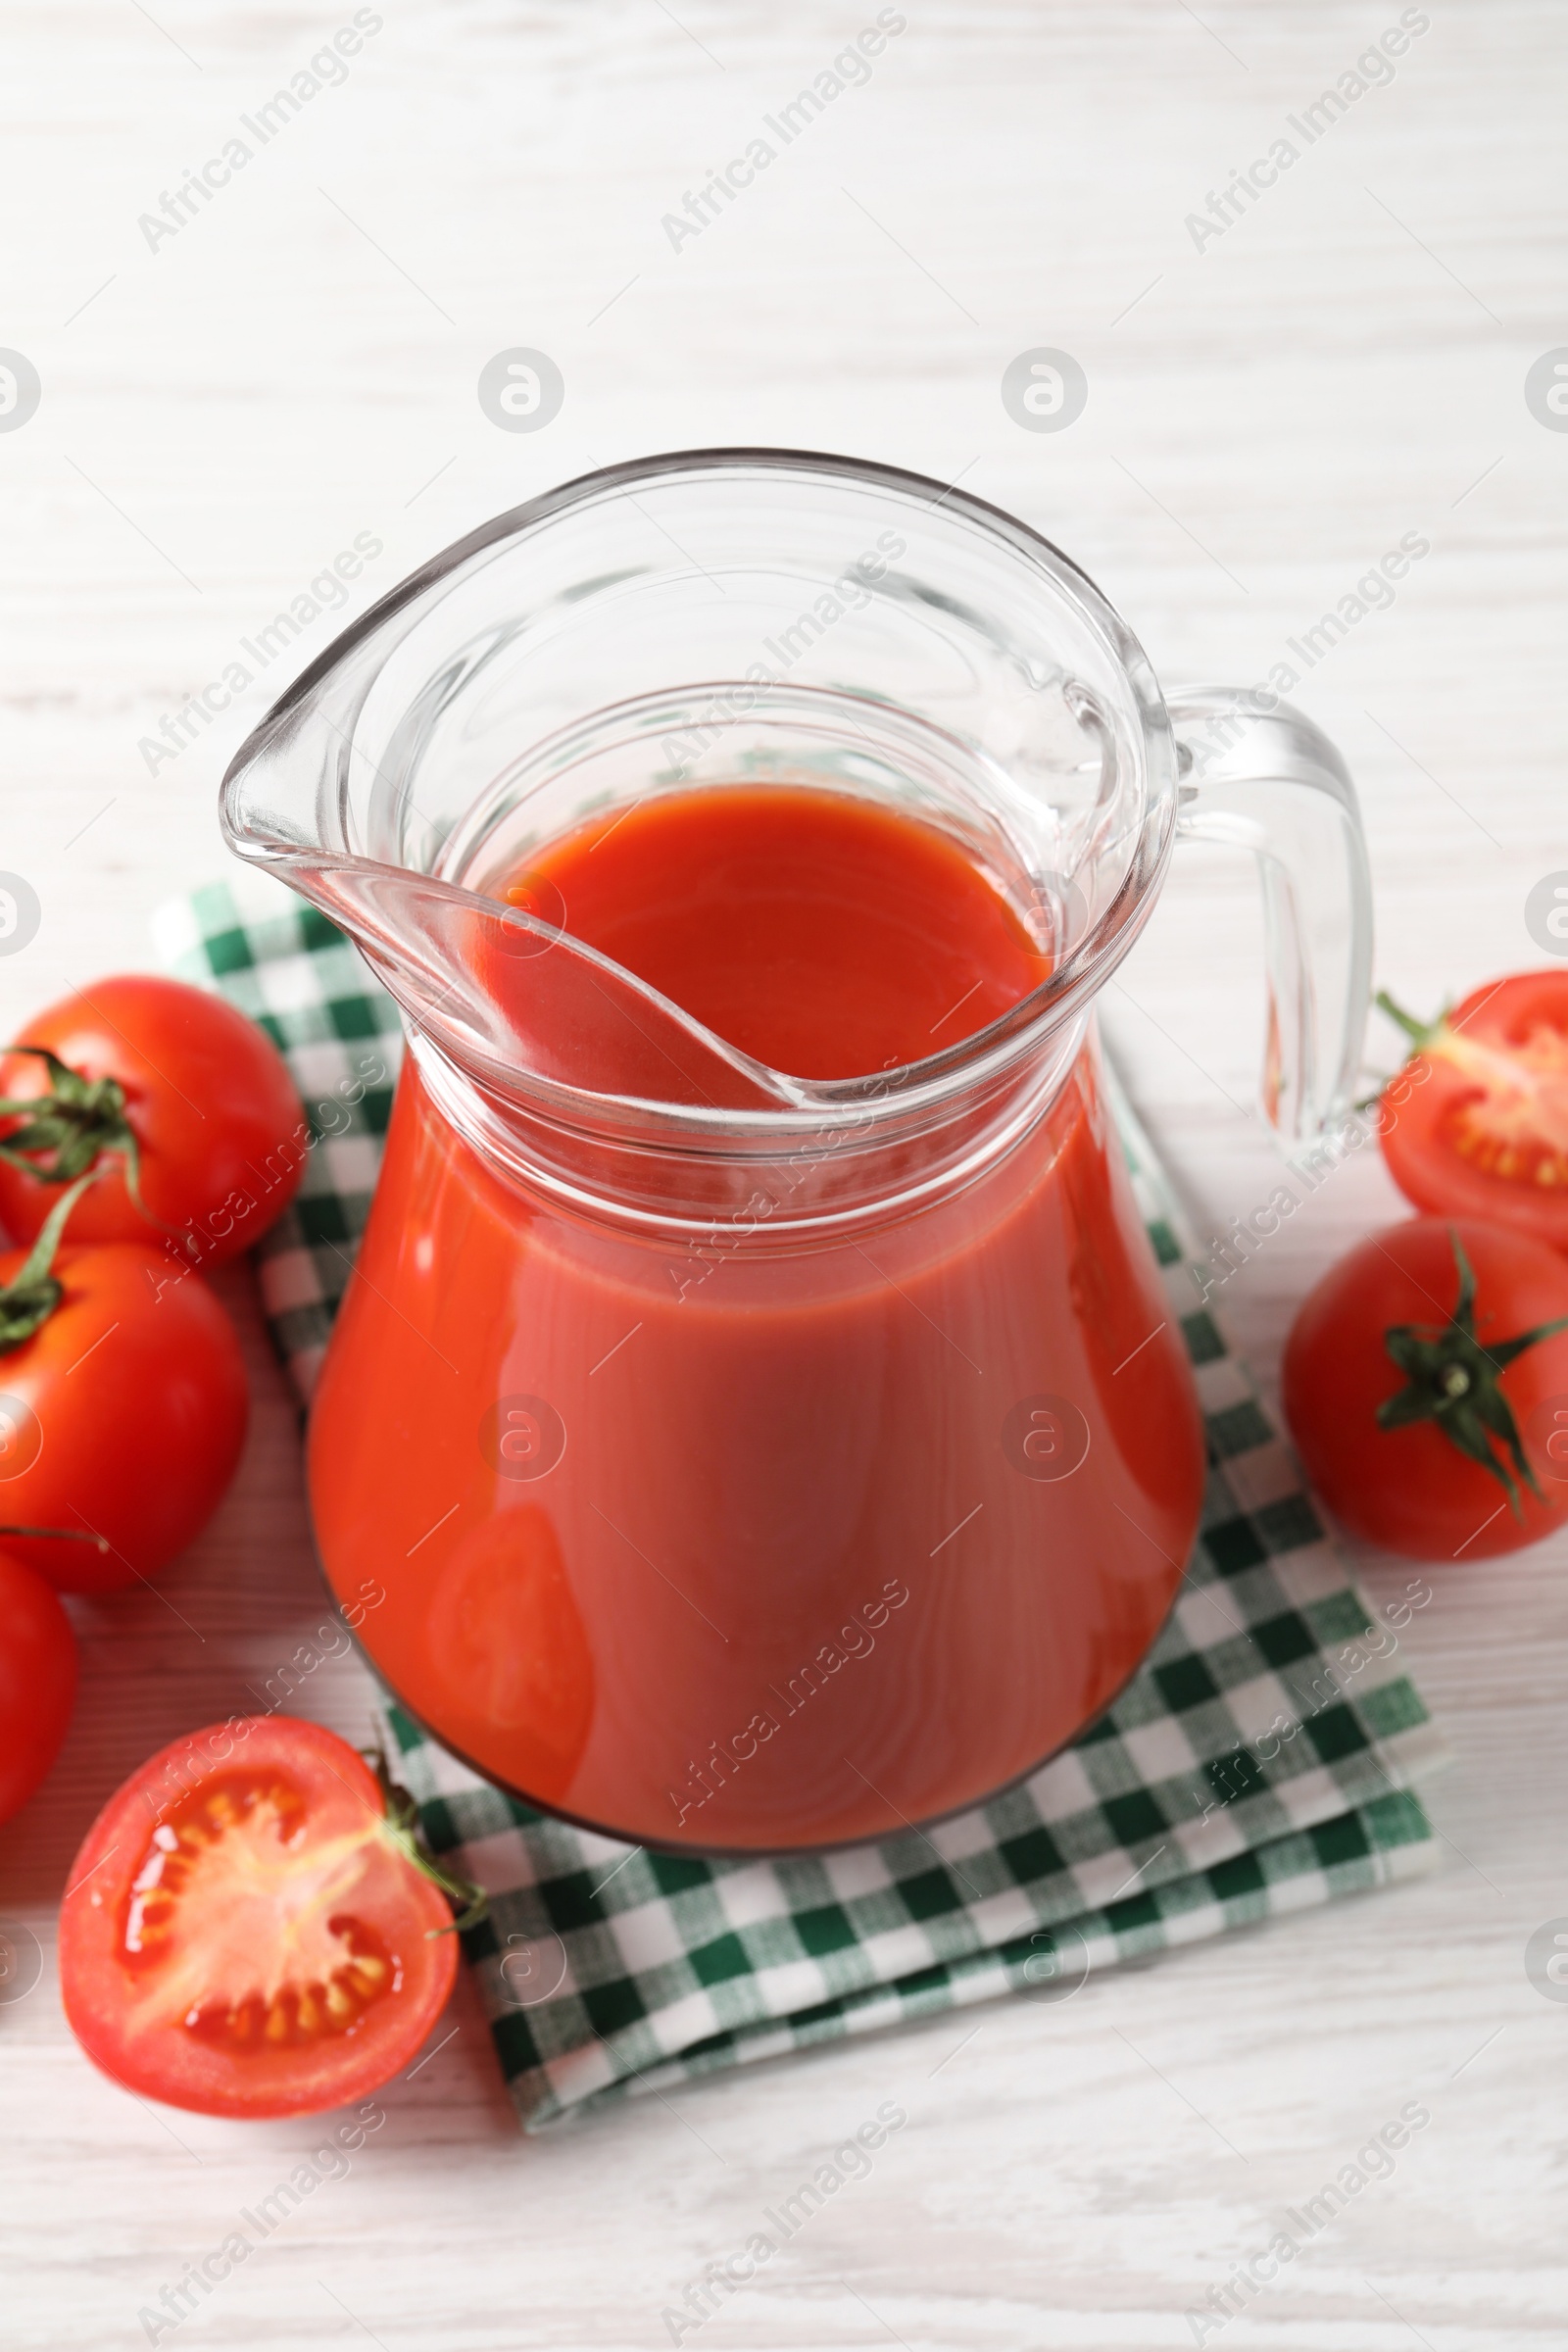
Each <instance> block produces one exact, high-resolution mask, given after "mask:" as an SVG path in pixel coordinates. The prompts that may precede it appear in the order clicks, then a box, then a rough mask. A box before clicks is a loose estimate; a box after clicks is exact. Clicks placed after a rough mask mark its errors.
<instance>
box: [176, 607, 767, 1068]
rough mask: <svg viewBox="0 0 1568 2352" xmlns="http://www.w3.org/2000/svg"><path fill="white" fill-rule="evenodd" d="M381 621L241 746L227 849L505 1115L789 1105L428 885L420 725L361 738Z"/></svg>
mask: <svg viewBox="0 0 1568 2352" xmlns="http://www.w3.org/2000/svg"><path fill="white" fill-rule="evenodd" d="M411 585H412V583H411ZM399 593H400V595H401V594H402V592H399ZM390 601H391V605H392V607H393V608H398V605H399V600H398V598H396V597H395V598H394V599H392V600H390ZM383 613H384V616H383V617H382V618H381V619H380V620H379V622H378V624H377V625H375V626H373V627H368V626H366V625H365V624H362V627H361V628H360V629H359V630H358V631H353V632H350V634H349V635H348V636H347V637H345V638H344V639H343V640H342V641H341V644H340V646H339V647H338V648H333V649H332V650H331V651H329V653H328V654H327V655H326V656H325V657H324V658H323V660H322V661H320V662H318V663H317V664H316V665H315V667H314V668H312V669H310V670H308V671H307V672H306V673H305V674H304V676H303V677H302V678H301V679H300V680H299V682H298V683H297V685H296V686H295V687H294V688H293V689H292V690H291V692H290V693H289V694H288V695H287V696H285V698H284V699H283V701H282V702H280V703H279V704H278V705H277V706H276V708H275V709H274V710H273V711H271V712H270V714H269V716H268V717H267V719H266V720H265V721H264V722H263V724H262V726H261V727H259V728H258V729H257V731H256V733H255V734H254V735H252V736H251V738H250V739H249V741H248V742H247V743H246V744H244V745H243V746H242V748H241V750H240V752H239V753H238V755H237V757H236V758H235V760H233V762H232V764H231V765H230V767H229V769H228V772H227V774H226V775H225V776H224V778H223V786H222V797H221V821H222V827H223V832H224V836H225V838H226V840H227V843H228V846H229V847H230V849H232V850H233V851H234V852H235V853H236V855H237V856H239V857H241V858H245V859H246V860H247V861H248V862H250V863H252V864H254V865H257V866H259V867H261V868H263V869H265V870H267V871H270V872H271V873H272V874H274V875H275V876H276V877H277V878H278V879H279V880H280V881H283V882H286V883H288V884H289V886H290V887H291V888H292V889H294V890H297V891H298V892H299V893H300V895H301V896H302V897H303V898H306V899H308V900H309V901H310V902H311V903H312V904H313V905H314V906H316V907H319V908H320V910H321V912H322V913H323V914H325V915H326V916H327V917H328V918H329V919H330V920H331V921H332V922H333V923H335V924H337V925H338V926H339V927H340V928H341V929H342V930H344V931H345V932H347V933H348V935H349V937H350V938H351V939H352V940H353V941H354V943H355V945H356V946H357V947H358V948H359V949H360V951H361V953H362V954H363V955H364V956H365V957H366V959H367V961H368V963H369V965H370V967H371V969H372V971H373V972H374V973H375V975H376V977H377V978H378V979H379V980H380V981H381V982H382V984H383V986H384V987H385V988H386V989H387V990H388V991H389V992H390V994H391V995H392V996H393V998H394V999H395V1000H396V1002H397V1003H398V1005H399V1006H400V1007H401V1009H402V1011H403V1012H404V1014H405V1015H406V1016H407V1019H408V1021H409V1023H410V1024H411V1026H412V1027H413V1029H414V1030H415V1031H416V1032H417V1034H419V1035H421V1036H423V1037H425V1038H427V1039H428V1040H429V1041H430V1043H431V1044H432V1045H434V1046H435V1047H436V1049H437V1050H438V1051H439V1052H440V1053H441V1054H444V1055H445V1057H446V1058H447V1059H448V1060H449V1061H452V1062H454V1063H456V1064H457V1065H458V1067H459V1068H460V1069H461V1070H463V1071H464V1072H465V1073H466V1076H467V1077H469V1078H470V1079H472V1080H474V1081H475V1082H477V1083H478V1084H479V1085H480V1086H481V1087H482V1088H483V1089H484V1090H485V1092H486V1093H487V1094H489V1095H490V1096H492V1097H495V1098H499V1099H500V1100H501V1101H503V1102H508V1101H512V1100H515V1098H516V1097H517V1096H518V1094H519V1093H531V1094H537V1092H538V1090H539V1089H541V1088H543V1089H544V1090H545V1092H546V1093H547V1094H548V1093H549V1092H550V1091H552V1090H570V1092H571V1093H572V1094H573V1095H580V1094H587V1095H591V1096H598V1097H604V1098H618V1099H635V1100H640V1101H643V1102H654V1103H692V1104H703V1105H708V1106H710V1107H711V1108H714V1109H736V1108H766V1107H768V1106H770V1105H777V1104H780V1103H793V1102H796V1101H798V1100H799V1099H800V1090H799V1089H797V1088H795V1087H793V1086H792V1084H791V1083H790V1082H789V1081H788V1080H784V1079H781V1078H779V1077H778V1076H777V1075H776V1074H775V1073H774V1072H772V1071H770V1070H767V1069H764V1068H763V1067H762V1065H761V1064H760V1063H758V1062H756V1061H754V1060H753V1059H752V1058H751V1057H750V1056H749V1055H747V1054H743V1053H740V1052H738V1051H737V1050H736V1049H735V1048H733V1047H731V1046H729V1045H727V1044H726V1043H725V1042H724V1041H723V1040H722V1039H720V1038H716V1037H714V1036H713V1035H712V1034H711V1032H710V1031H709V1030H707V1029H706V1028H704V1027H703V1025H702V1024H701V1023H700V1022H698V1021H695V1020H693V1019H692V1018H691V1017H690V1016H689V1015H688V1014H686V1013H685V1012H683V1011H682V1010H681V1009H680V1008H679V1007H678V1006H677V1005H672V1004H670V1003H669V1002H668V1000H667V999H665V998H664V997H662V996H661V995H660V994H659V992H658V991H657V990H655V989H652V988H650V987H648V986H647V985H646V983H644V982H643V981H641V980H639V979H638V978H637V977H636V976H635V975H634V974H632V973H630V972H628V971H626V970H624V969H623V968H622V967H621V966H620V965H619V964H617V963H615V962H613V960H612V959H611V958H610V957H608V956H603V955H600V954H599V953H597V951H595V950H594V949H592V948H590V947H587V946H586V945H584V944H583V943H582V942H580V941H578V940H575V939H573V938H572V937H571V936H570V935H569V933H567V932H566V931H565V930H564V927H563V926H562V924H561V923H560V922H559V921H552V920H551V919H550V915H551V913H552V911H559V909H551V908H550V907H543V908H530V907H527V906H518V905H514V904H507V903H505V902H503V901H501V900H500V899H499V898H496V897H491V896H489V895H487V894H486V893H485V892H484V891H483V890H476V889H473V888H470V887H468V886H467V885H466V883H464V882H459V881H455V880H453V879H451V878H449V876H448V875H447V874H446V873H445V872H444V871H443V870H442V869H443V865H444V864H446V863H448V862H450V861H449V860H448V859H446V858H444V855H443V853H444V851H445V849H446V846H447V843H448V840H449V838H450V835H451V833H452V830H453V826H454V823H455V821H456V819H457V817H458V815H459V814H460V813H462V812H461V811H459V810H457V809H454V808H453V806H452V805H451V801H450V797H449V798H448V800H447V801H446V802H445V803H443V804H441V805H439V806H438V809H437V810H436V811H435V812H431V811H428V810H426V809H424V808H422V807H421V806H420V805H419V803H420V801H421V800H422V799H423V798H424V797H425V795H424V793H423V792H422V791H421V792H420V793H419V794H418V795H417V794H416V791H415V789H414V788H413V772H414V770H415V769H416V767H417V762H416V761H415V760H411V759H410V757H409V752H410V746H411V743H412V742H413V741H416V740H417V713H409V714H408V715H407V717H406V719H405V722H404V724H403V725H402V726H401V727H399V728H397V729H394V730H393V739H392V741H391V742H390V743H388V742H385V741H383V740H380V739H379V738H378V737H377V735H376V731H375V727H374V723H373V722H374V716H375V712H374V705H375V702H376V700H377V697H378V695H379V696H381V697H383V698H384V695H385V693H386V690H387V671H388V663H389V662H392V661H393V660H395V654H396V648H397V644H398V641H399V636H400V629H399V618H400V611H399V610H396V609H395V610H393V611H390V612H386V611H385V609H383ZM370 620H371V622H376V615H374V614H372V615H371V616H370ZM457 683H458V681H457V680H456V679H454V678H452V677H450V676H449V677H448V678H447V680H446V681H445V685H446V688H447V691H449V692H455V691H456V687H457ZM368 706H369V710H368Z"/></svg>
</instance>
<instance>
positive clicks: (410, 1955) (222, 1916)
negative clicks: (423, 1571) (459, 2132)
mask: <svg viewBox="0 0 1568 2352" xmlns="http://www.w3.org/2000/svg"><path fill="white" fill-rule="evenodd" d="M411 1812H412V1808H411V1807H410V1805H409V1802H408V1800H407V1799H406V1798H403V1797H402V1796H401V1792H400V1791H396V1790H392V1789H390V1788H388V1787H387V1786H384V1785H383V1784H382V1783H381V1782H380V1781H378V1780H377V1777H376V1775H375V1774H374V1773H372V1772H371V1771H370V1770H369V1769H368V1766H367V1765H366V1763H365V1761H364V1759H363V1758H362V1757H361V1756H359V1755H357V1754H356V1753H355V1751H354V1749H353V1748H352V1747H350V1746H348V1745H347V1744H346V1742H345V1741H343V1740H340V1739H339V1738H338V1737H337V1735H336V1733H335V1732H327V1731H322V1730H321V1729H320V1728H319V1725H317V1724H314V1723H302V1722H299V1721H297V1720H296V1719H294V1718H292V1717H290V1716H287V1715H275V1716H239V1717H234V1718H231V1719H230V1720H229V1721H228V1722H227V1723H216V1724H210V1725H209V1726H208V1728H207V1729H206V1730H205V1731H201V1732H196V1733H193V1734H192V1736H191V1737H190V1738H189V1739H188V1740H176V1741H175V1742H174V1744H173V1745H172V1747H167V1748H165V1749H163V1750H162V1752H161V1753H160V1754H158V1755H156V1756H153V1757H151V1758H150V1759H149V1760H148V1762H147V1763H145V1764H144V1765H143V1766H142V1767H141V1770H140V1771H139V1772H135V1773H133V1774H132V1775H131V1777H130V1779H129V1780H128V1781H126V1783H125V1785H124V1787H123V1789H119V1790H118V1791H117V1792H116V1794H115V1795H114V1796H112V1797H111V1798H110V1800H109V1802H108V1804H107V1805H106V1806H105V1807H104V1809H103V1811H102V1812H101V1813H100V1814H99V1816H98V1819H97V1820H96V1821H95V1822H94V1824H93V1826H92V1828H91V1829H90V1830H89V1831H88V1832H87V1836H86V1838H85V1839H84V1840H83V1843H82V1847H81V1851H80V1852H79V1853H78V1854H77V1856H76V1859H75V1861H74V1862H73V1865H72V1868H71V1875H70V1882H69V1884H70V1891H69V1893H68V1894H67V1896H66V1899H65V1901H64V1902H63V1903H62V1905H61V1907H60V1990H61V1996H62V1998H63V2000H64V2002H65V2010H66V2016H67V2018H68V2019H69V2020H70V2023H71V2028H72V2031H73V2034H75V2036H76V2038H77V2040H78V2041H79V2042H80V2043H81V2045H82V2047H83V2049H84V2050H85V2051H86V2053H87V2055H88V2057H89V2058H91V2059H92V2060H93V2061H94V2063H95V2064H96V2065H98V2066H101V2067H102V2069H103V2071H104V2073H105V2074H106V2075H109V2076H110V2077H111V2078H112V2079H113V2080H114V2081H115V2082H120V2083H123V2085H124V2086H125V2087H126V2088H127V2089H129V2090H133V2091H136V2092H138V2093H139V2094H140V2095H141V2096H142V2097H144V2098H152V2099H163V2100H165V2101H167V2102H168V2104H169V2105H171V2106H172V2107H190V2108H194V2109H195V2110H196V2111H197V2112H198V2113H200V2114H202V2115H228V2116H277V2115H314V2114H316V2113H318V2112H319V2110H320V2109H322V2108H325V2107H338V2106H342V2105H343V2104H344V2103H345V2102H347V2101H348V2100H350V2099H363V2098H365V2097H366V2096H367V2095H368V2093H369V2092H370V2091H372V2090H375V2089H377V2088H378V2087H379V2085H380V2084H381V2083H383V2082H386V2081H387V2079H388V2078H389V2077H390V2076H392V2075H394V2074H396V2073H398V2072H399V2070H400V2069H401V2068H403V2067H406V2066H407V2065H408V2063H409V2061H410V2059H411V2058H412V2057H413V2056H414V2054H415V2052H416V2050H417V2048H418V2047H419V2044H420V2042H421V2041H423V2039H424V2037H425V2035H426V2034H428V2033H429V2031H430V2028H431V2027H432V2026H433V2025H434V2023H435V2021H436V2019H437V2018H438V2017H439V2016H440V2014H441V2011H442V2009H443V2008H444V2007H445V2005H446V2000H447V1996H448V1994H449V1993H450V1992H451V1990H452V1983H453V1978H454V1977H455V1975H456V1973H457V1965H458V1939H457V1936H455V1935H453V1934H452V1933H451V1932H450V1931H451V1928H452V1912H451V1910H450V1908H449V1906H448V1902H447V1897H446V1894H445V1893H443V1891H442V1889H441V1887H440V1886H437V1885H435V1884H433V1883H432V1878H431V1875H430V1872H431V1865H429V1864H428V1863H427V1862H425V1863H420V1862H417V1861H416V1859H415V1848H414V1845H413V1840H412V1838H411V1836H410V1816H411ZM442 1886H445V1887H449V1888H450V1890H451V1892H452V1893H453V1895H454V1896H476V1895H477V1894H478V1891H479V1890H478V1889H477V1888H476V1887H461V1886H459V1885H458V1884H457V1883H456V1882H453V1881H450V1880H447V1879H445V1877H444V1876H443V1879H442ZM473 1916H474V1913H472V1912H470V1913H469V1917H470V1918H471V1917H473ZM372 2129H373V2127H372ZM362 2137H363V2134H362Z"/></svg>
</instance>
